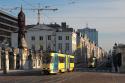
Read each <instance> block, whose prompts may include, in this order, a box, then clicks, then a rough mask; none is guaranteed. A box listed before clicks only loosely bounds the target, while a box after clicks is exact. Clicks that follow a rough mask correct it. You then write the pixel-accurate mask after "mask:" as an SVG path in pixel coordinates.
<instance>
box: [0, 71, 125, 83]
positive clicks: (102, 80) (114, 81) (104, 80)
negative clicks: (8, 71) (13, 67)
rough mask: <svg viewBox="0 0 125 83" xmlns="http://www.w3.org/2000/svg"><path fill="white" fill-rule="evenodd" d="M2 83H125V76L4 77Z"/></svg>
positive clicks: (86, 73)
mask: <svg viewBox="0 0 125 83" xmlns="http://www.w3.org/2000/svg"><path fill="white" fill-rule="evenodd" d="M0 83H125V74H116V73H100V72H67V73H61V74H57V75H39V74H38V75H37V74H30V75H26V74H25V75H24V74H23V75H19V74H17V75H16V74H15V75H4V76H0Z"/></svg>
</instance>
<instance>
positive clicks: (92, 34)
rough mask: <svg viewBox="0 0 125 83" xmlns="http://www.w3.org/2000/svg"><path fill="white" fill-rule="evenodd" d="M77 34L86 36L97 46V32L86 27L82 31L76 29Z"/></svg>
mask: <svg viewBox="0 0 125 83" xmlns="http://www.w3.org/2000/svg"><path fill="white" fill-rule="evenodd" d="M78 32H80V33H82V34H86V35H87V37H88V38H89V39H90V41H92V42H94V43H95V44H96V45H97V46H98V31H97V30H96V29H91V28H89V27H86V28H84V29H78Z"/></svg>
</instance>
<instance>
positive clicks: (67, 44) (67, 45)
mask: <svg viewBox="0 0 125 83" xmlns="http://www.w3.org/2000/svg"><path fill="white" fill-rule="evenodd" d="M65 49H66V51H68V50H69V43H66V48H65Z"/></svg>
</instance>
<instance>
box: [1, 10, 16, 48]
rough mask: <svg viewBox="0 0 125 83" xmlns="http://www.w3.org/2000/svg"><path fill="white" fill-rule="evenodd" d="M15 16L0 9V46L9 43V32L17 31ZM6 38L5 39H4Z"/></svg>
mask: <svg viewBox="0 0 125 83" xmlns="http://www.w3.org/2000/svg"><path fill="white" fill-rule="evenodd" d="M17 29H18V23H17V17H15V16H12V15H10V14H8V13H6V12H4V11H2V10H0V46H3V45H4V43H6V42H7V43H8V44H9V45H10V43H11V33H12V32H14V31H17ZM5 40H6V41H5Z"/></svg>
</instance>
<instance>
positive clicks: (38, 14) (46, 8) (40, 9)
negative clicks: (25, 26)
mask: <svg viewBox="0 0 125 83" xmlns="http://www.w3.org/2000/svg"><path fill="white" fill-rule="evenodd" d="M21 7H22V6H21ZM49 7H50V6H45V8H41V7H40V4H39V6H38V8H28V9H24V8H23V9H24V10H33V11H37V18H38V19H37V24H40V15H41V11H44V10H48V11H57V10H58V9H57V8H49ZM0 9H1V10H9V12H12V11H13V10H19V9H21V8H20V7H14V8H0Z"/></svg>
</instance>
